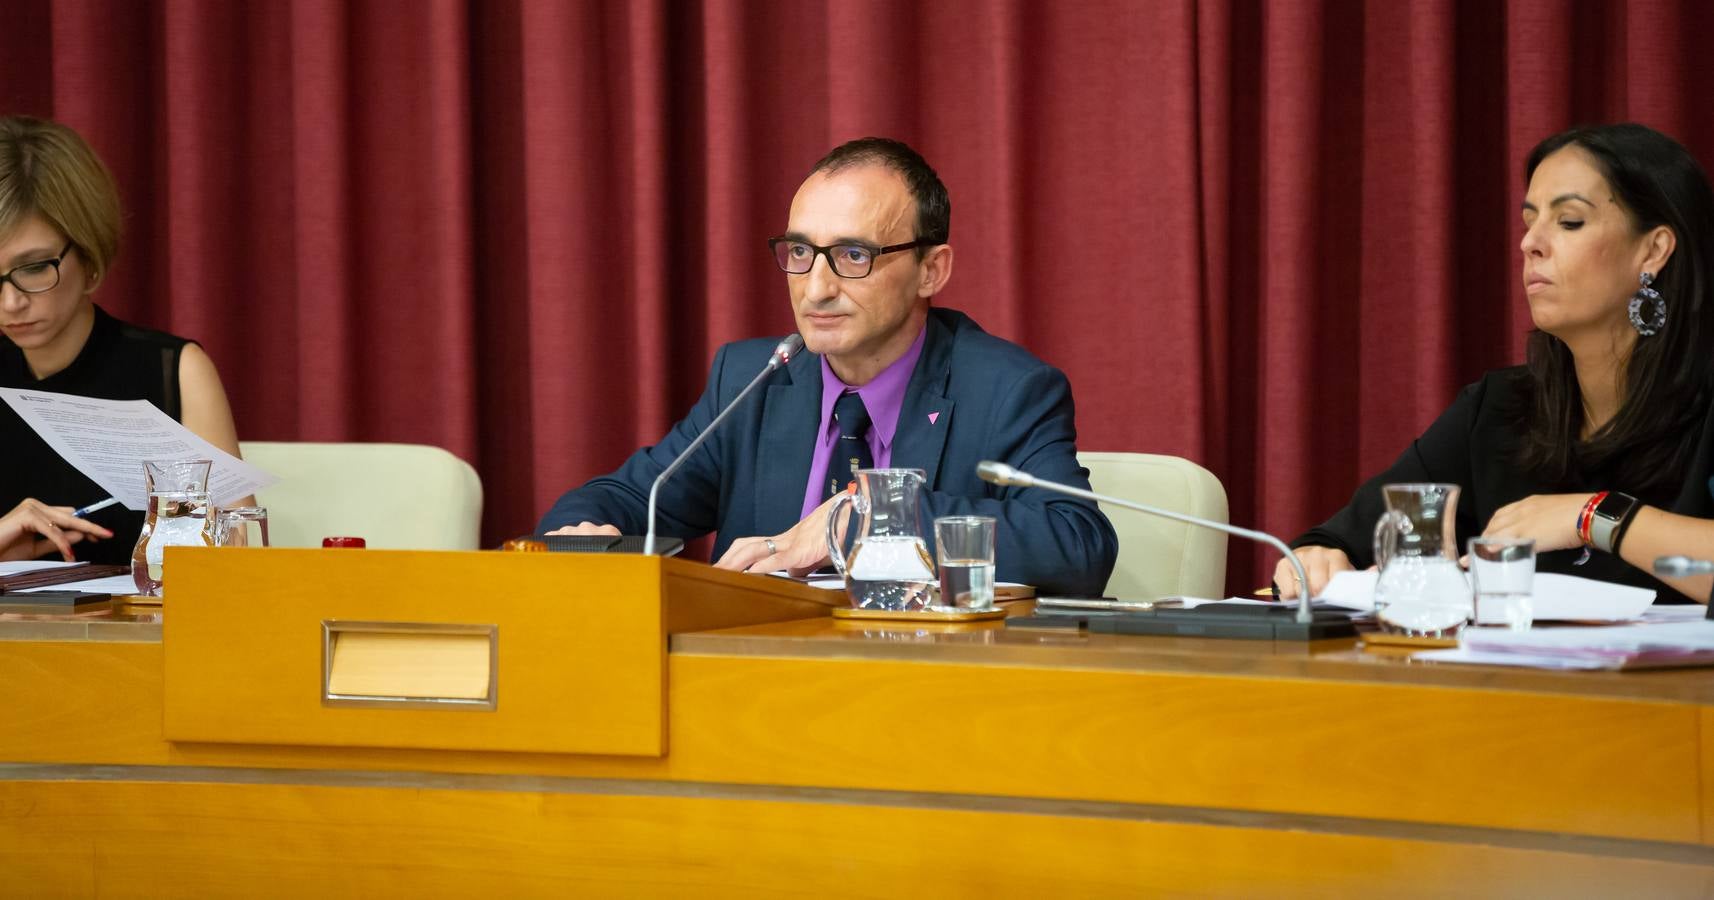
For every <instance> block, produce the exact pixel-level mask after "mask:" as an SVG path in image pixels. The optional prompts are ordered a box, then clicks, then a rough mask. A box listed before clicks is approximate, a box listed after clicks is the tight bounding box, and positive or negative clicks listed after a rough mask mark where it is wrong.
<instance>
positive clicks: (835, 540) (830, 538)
mask: <svg viewBox="0 0 1714 900" xmlns="http://www.w3.org/2000/svg"><path fill="white" fill-rule="evenodd" d="M847 503H849V504H851V505H852V506H856V505H857V497H856V495H855V494H852V493H850V492H848V491H840V492H839V494H838V495H837V496H835V497H834V498H833V505H832V506H829V507H828V508H827V555H828V556H829V557H830V558H832V560H833V568H835V569H837V570H838V571H839V575H840V577H842V578H843V577H844V576H845V553H844V552H843V551H841V550H840V549H839V535H838V534H837V531H838V529H839V508H840V507H841V506H843V505H845V504H847Z"/></svg>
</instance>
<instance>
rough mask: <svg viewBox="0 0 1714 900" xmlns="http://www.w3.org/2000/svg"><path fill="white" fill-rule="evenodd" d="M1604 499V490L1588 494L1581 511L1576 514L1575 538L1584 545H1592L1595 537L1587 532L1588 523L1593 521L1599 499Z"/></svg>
mask: <svg viewBox="0 0 1714 900" xmlns="http://www.w3.org/2000/svg"><path fill="white" fill-rule="evenodd" d="M1605 499H1607V492H1606V491H1598V492H1596V493H1595V494H1593V495H1592V496H1590V498H1589V502H1587V503H1585V504H1583V511H1582V512H1580V513H1578V514H1577V539H1578V540H1580V541H1582V542H1583V546H1585V547H1589V546H1593V545H1594V542H1595V539H1594V537H1592V536H1591V535H1590V534H1589V525H1590V523H1592V522H1594V521H1595V507H1597V506H1600V505H1601V501H1602V500H1605Z"/></svg>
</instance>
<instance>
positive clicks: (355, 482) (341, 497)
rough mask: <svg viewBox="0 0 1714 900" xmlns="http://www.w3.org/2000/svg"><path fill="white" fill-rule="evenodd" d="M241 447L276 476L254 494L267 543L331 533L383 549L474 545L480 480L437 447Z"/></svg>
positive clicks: (293, 543)
mask: <svg viewBox="0 0 1714 900" xmlns="http://www.w3.org/2000/svg"><path fill="white" fill-rule="evenodd" d="M240 449H241V450H242V451H243V453H244V459H245V461H246V462H249V463H251V464H252V465H255V466H257V467H259V468H261V469H262V470H264V471H266V472H269V473H272V474H273V475H276V476H278V477H279V479H280V480H279V481H278V482H276V483H274V484H272V485H270V486H268V487H265V488H263V489H262V490H260V491H258V492H257V496H256V502H257V503H259V504H261V505H262V506H265V507H267V508H268V531H269V535H268V537H269V542H270V543H271V544H273V546H276V547H320V546H321V539H322V538H324V537H332V536H334V535H344V536H350V537H360V538H363V539H364V540H366V541H367V542H368V545H369V546H370V547H376V548H383V549H410V550H474V549H476V547H477V545H478V541H479V537H478V535H479V532H480V528H481V522H482V481H481V479H479V478H477V477H476V470H475V469H472V468H471V467H470V464H469V463H467V462H465V461H464V460H462V459H459V458H458V457H456V456H453V455H452V454H451V453H448V452H446V451H445V450H442V449H441V448H439V447H428V446H424V445H421V444H315V443H295V442H272V441H245V442H243V443H242V444H241V445H240Z"/></svg>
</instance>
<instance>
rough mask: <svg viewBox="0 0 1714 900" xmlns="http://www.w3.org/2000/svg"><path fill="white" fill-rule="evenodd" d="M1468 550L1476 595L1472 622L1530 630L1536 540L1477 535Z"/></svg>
mask: <svg viewBox="0 0 1714 900" xmlns="http://www.w3.org/2000/svg"><path fill="white" fill-rule="evenodd" d="M1469 551H1470V581H1471V583H1472V584H1473V585H1474V589H1475V595H1476V608H1475V610H1474V611H1473V612H1472V614H1471V622H1472V623H1474V624H1475V625H1477V626H1484V625H1504V626H1506V627H1508V628H1510V629H1511V630H1513V631H1528V630H1529V628H1530V624H1531V623H1532V622H1533V621H1534V619H1535V608H1534V607H1535V592H1534V589H1535V541H1533V540H1530V539H1528V538H1498V537H1474V538H1471V539H1470V543H1469Z"/></svg>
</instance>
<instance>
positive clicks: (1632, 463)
mask: <svg viewBox="0 0 1714 900" xmlns="http://www.w3.org/2000/svg"><path fill="white" fill-rule="evenodd" d="M1526 181H1527V185H1528V187H1527V192H1526V194H1525V196H1524V203H1523V224H1524V234H1523V239H1522V241H1521V242H1520V244H1519V249H1520V250H1521V251H1522V252H1523V282H1524V291H1525V293H1526V294H1527V295H1528V297H1529V305H1530V318H1531V319H1532V320H1533V322H1534V324H1535V330H1534V331H1533V332H1531V334H1530V337H1529V347H1528V364H1527V365H1525V366H1520V367H1517V368H1512V369H1504V370H1500V371H1497V372H1491V373H1489V374H1488V375H1487V376H1486V377H1484V378H1483V379H1482V380H1481V381H1479V382H1477V383H1475V384H1473V385H1470V386H1469V387H1467V388H1465V389H1464V390H1463V391H1462V392H1461V393H1460V394H1459V395H1458V398H1457V399H1456V400H1455V401H1454V402H1453V404H1452V407H1451V408H1450V409H1448V410H1447V411H1446V412H1444V413H1442V414H1441V416H1440V418H1439V419H1437V420H1436V421H1435V422H1434V424H1433V425H1431V426H1429V429H1428V431H1426V432H1424V433H1423V435H1422V437H1420V438H1418V439H1417V440H1416V442H1415V443H1413V444H1412V445H1411V446H1410V447H1409V448H1407V449H1406V450H1405V452H1404V454H1403V455H1401V456H1400V457H1399V459H1398V460H1397V461H1396V462H1394V463H1393V465H1392V467H1391V468H1389V469H1387V470H1386V471H1385V472H1382V473H1381V474H1380V475H1378V476H1376V477H1375V478H1373V479H1370V480H1369V482H1368V483H1366V484H1364V485H1363V486H1362V487H1361V488H1359V489H1358V491H1357V493H1356V495H1355V496H1354V497H1352V499H1351V502H1350V503H1349V504H1347V505H1346V507H1345V508H1344V509H1342V510H1340V511H1339V512H1338V513H1336V514H1335V515H1334V516H1333V518H1331V519H1328V520H1327V521H1326V522H1324V523H1322V524H1321V525H1320V526H1318V527H1316V528H1313V529H1311V530H1310V531H1308V532H1307V533H1305V534H1304V535H1303V536H1301V537H1299V538H1298V539H1297V540H1296V541H1295V542H1293V545H1294V547H1297V548H1299V549H1298V553H1299V555H1300V557H1301V558H1302V559H1303V562H1304V568H1305V570H1306V573H1307V575H1308V577H1309V582H1310V584H1309V589H1310V591H1311V593H1312V594H1315V593H1319V592H1320V591H1321V590H1322V588H1324V587H1325V586H1326V583H1327V580H1328V579H1329V578H1331V577H1332V575H1333V573H1335V572H1338V571H1340V570H1342V569H1349V568H1352V567H1366V566H1369V565H1371V564H1373V562H1374V560H1373V555H1372V550H1371V541H1372V534H1373V529H1374V527H1375V522H1376V520H1377V519H1378V518H1379V517H1380V515H1381V513H1382V511H1383V510H1384V509H1385V506H1384V504H1383V502H1382V499H1381V493H1380V486H1381V485H1382V484H1390V483H1394V482H1444V483H1451V484H1457V485H1461V486H1462V487H1463V493H1462V496H1461V497H1460V499H1459V503H1458V518H1457V531H1458V541H1459V545H1460V546H1463V543H1464V540H1465V539H1466V538H1468V537H1471V536H1473V535H1478V534H1485V535H1491V536H1507V537H1523V538H1533V539H1534V540H1535V542H1536V550H1537V553H1538V556H1537V562H1536V566H1537V569H1538V571H1545V572H1564V573H1569V574H1576V575H1582V576H1585V577H1589V578H1596V579H1600V580H1603V581H1612V582H1621V583H1625V584H1632V585H1637V586H1641V587H1649V588H1653V589H1656V590H1657V591H1659V599H1660V600H1661V601H1664V602H1685V601H1687V600H1696V601H1700V602H1704V603H1706V602H1707V601H1708V596H1709V590H1710V587H1711V585H1714V577H1710V576H1698V577H1691V578H1674V579H1669V580H1665V581H1660V580H1656V579H1655V578H1654V577H1653V576H1652V575H1651V574H1649V571H1650V569H1651V567H1652V563H1653V560H1654V559H1655V558H1656V557H1657V556H1661V555H1666V554H1670V553H1681V552H1685V549H1686V548H1688V547H1695V546H1703V545H1714V521H1708V520H1709V518H1710V517H1714V497H1711V495H1710V487H1709V476H1710V474H1711V469H1714V300H1711V298H1710V292H1711V291H1714V283H1711V282H1710V279H1711V278H1714V191H1711V189H1710V187H1709V183H1708V178H1707V176H1706V175H1705V174H1704V173H1703V171H1702V168H1701V166H1699V165H1698V164H1697V162H1696V160H1695V159H1694V158H1693V157H1691V155H1690V154H1689V152H1687V151H1686V150H1685V149H1684V147H1682V146H1680V145H1679V144H1678V142H1676V141H1674V140H1673V139H1672V138H1669V137H1667V136H1666V135H1663V134H1661V133H1660V132H1657V131H1654V130H1653V129H1650V128H1646V127H1644V126H1641V125H1610V126H1603V127H1597V128H1584V129H1574V130H1572V131H1567V132H1564V133H1562V134H1558V135H1555V136H1553V137H1550V138H1548V139H1547V140H1545V141H1543V142H1541V144H1539V145H1538V146H1537V147H1536V148H1535V150H1534V151H1533V152H1531V154H1530V157H1529V161H1528V165H1527V167H1526ZM1275 583H1276V584H1278V585H1279V587H1280V590H1281V594H1282V596H1286V597H1291V596H1296V595H1297V592H1298V585H1297V584H1296V579H1295V578H1294V577H1293V575H1292V572H1291V570H1290V568H1289V566H1287V565H1286V564H1285V563H1284V562H1283V561H1282V563H1281V564H1280V566H1279V568H1278V569H1276V571H1275Z"/></svg>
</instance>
